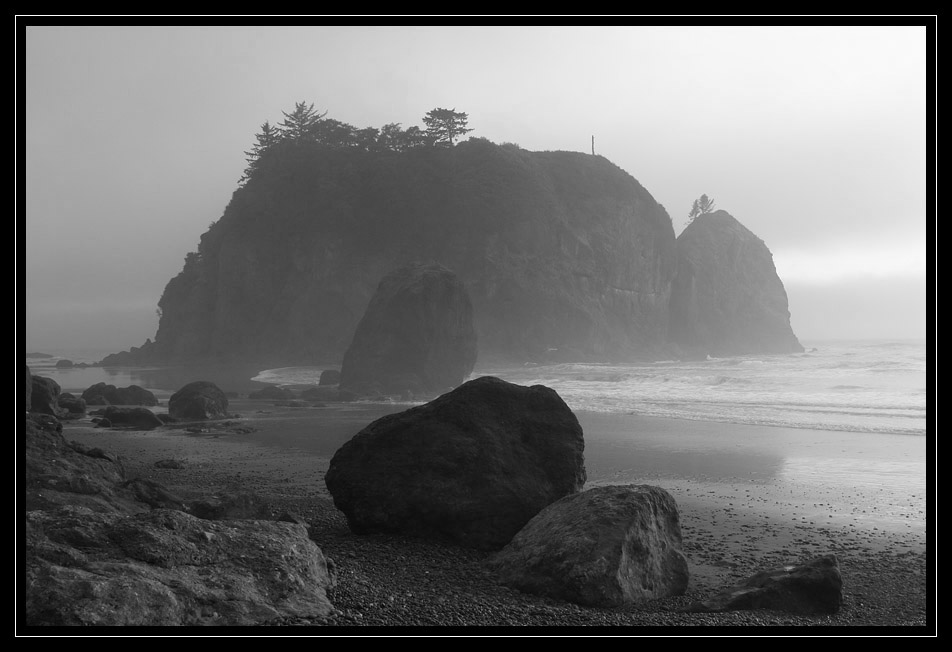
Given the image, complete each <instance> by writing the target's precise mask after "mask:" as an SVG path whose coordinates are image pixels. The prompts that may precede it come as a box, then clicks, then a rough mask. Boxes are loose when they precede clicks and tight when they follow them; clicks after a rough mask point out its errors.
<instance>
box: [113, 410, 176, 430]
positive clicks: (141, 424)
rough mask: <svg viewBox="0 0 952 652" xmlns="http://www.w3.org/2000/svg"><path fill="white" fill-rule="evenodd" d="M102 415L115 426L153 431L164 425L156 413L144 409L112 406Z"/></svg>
mask: <svg viewBox="0 0 952 652" xmlns="http://www.w3.org/2000/svg"><path fill="white" fill-rule="evenodd" d="M102 415H103V416H104V417H105V418H106V419H109V422H110V423H111V424H112V425H114V426H123V427H129V428H136V429H139V430H151V429H152V428H158V427H159V426H161V425H163V423H162V420H161V419H159V417H158V416H156V414H155V412H153V411H152V410H150V409H149V408H144V407H116V406H115V405H110V406H109V407H107V408H106V409H105V411H103V413H102Z"/></svg>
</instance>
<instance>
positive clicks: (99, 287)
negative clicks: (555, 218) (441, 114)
mask: <svg viewBox="0 0 952 652" xmlns="http://www.w3.org/2000/svg"><path fill="white" fill-rule="evenodd" d="M32 22H36V21H31V19H27V23H28V24H27V26H26V27H25V28H23V29H20V30H19V31H18V41H19V42H18V44H17V45H18V58H17V75H18V79H17V81H18V85H17V94H18V98H17V100H18V102H17V110H18V126H19V127H20V128H21V130H22V133H24V136H25V138H24V142H25V148H23V149H22V150H21V151H20V152H19V154H20V161H21V165H20V167H19V174H20V175H21V177H20V180H22V181H23V184H22V185H21V186H20V187H21V188H22V189H23V191H24V192H23V193H22V194H20V195H19V196H18V203H19V208H20V210H21V215H22V216H23V219H21V221H20V222H19V223H18V227H17V228H18V232H17V234H16V236H17V242H18V245H17V251H16V254H17V274H18V279H17V287H18V291H19V292H20V293H21V296H20V299H21V300H20V301H18V306H19V307H18V310H20V311H22V314H21V315H18V316H22V318H21V319H18V327H19V328H23V329H24V336H25V338H24V339H25V345H26V347H27V349H28V350H41V351H48V352H51V353H57V352H59V351H69V350H76V349H99V350H107V351H119V350H123V349H128V348H129V347H130V346H138V345H140V344H142V342H143V341H145V339H146V338H147V337H154V335H155V329H156V327H157V324H158V319H157V316H156V314H155V310H156V305H157V302H158V299H159V297H160V296H161V294H162V290H163V288H164V286H165V284H166V283H167V282H168V281H169V279H171V278H172V277H173V276H175V275H176V274H177V273H178V272H179V271H180V270H181V267H182V262H183V259H184V257H185V255H186V254H187V253H188V252H190V251H194V250H195V249H196V247H197V244H198V239H199V236H200V235H201V234H202V233H203V232H204V231H205V230H206V229H207V227H208V225H209V224H210V223H211V222H214V221H215V220H217V219H218V218H219V217H220V216H221V214H222V212H223V210H224V208H225V206H226V205H227V203H228V201H229V199H230V197H231V194H232V193H233V192H234V190H235V189H236V188H237V182H238V180H239V178H240V177H241V175H242V172H243V170H244V169H245V166H246V160H245V154H244V152H245V151H247V150H249V149H250V148H251V145H252V144H253V142H254V137H255V134H256V132H257V131H258V130H259V127H260V125H261V124H262V123H263V122H265V121H266V120H267V121H270V122H272V123H277V122H280V121H281V119H282V111H290V110H292V109H293V107H294V104H295V102H298V101H305V102H308V103H311V102H313V103H314V105H315V108H316V109H318V110H320V111H327V116H328V117H331V118H334V119H337V120H341V121H343V122H346V123H349V124H352V125H355V126H357V127H369V126H373V127H380V126H382V125H384V124H386V123H390V122H398V123H401V124H402V125H403V127H404V128H406V127H409V126H413V125H417V126H422V117H423V116H424V114H425V113H426V112H427V111H429V110H431V109H433V108H435V107H446V108H454V109H456V110H458V111H464V112H466V113H467V114H468V116H469V126H470V127H471V128H472V129H473V131H472V132H471V133H470V134H469V135H471V136H480V137H485V138H488V139H489V140H491V141H493V142H497V143H503V142H514V143H518V144H519V145H520V146H521V147H523V148H525V149H529V150H572V151H582V152H587V151H590V150H591V147H592V137H593V136H594V139H595V141H594V147H595V150H596V152H597V153H598V154H601V155H603V156H605V157H606V158H608V159H609V160H611V161H612V162H613V163H615V164H617V165H618V166H619V167H621V168H622V169H624V170H625V171H627V172H628V173H629V174H631V175H632V176H633V177H634V178H635V179H637V180H638V181H639V182H640V183H641V184H642V185H643V186H644V187H645V188H646V189H647V190H648V191H649V192H650V193H651V194H652V195H653V196H654V197H655V199H656V200H657V201H658V202H660V203H661V204H662V205H663V206H664V207H665V208H666V209H667V211H668V213H669V214H670V215H671V217H672V220H673V222H674V227H675V231H676V232H680V231H681V230H682V229H683V227H684V225H685V222H686V218H687V214H688V211H689V209H690V207H691V203H692V201H693V200H694V199H696V198H697V197H698V196H699V195H701V194H702V193H705V194H707V195H709V196H710V197H712V198H713V199H714V200H715V202H716V207H717V208H721V209H724V210H726V211H728V212H729V213H731V214H732V215H733V216H734V217H736V218H737V219H738V220H739V221H740V222H741V223H742V224H744V225H745V226H746V227H747V228H749V229H750V230H751V231H753V232H754V233H755V234H756V235H757V236H758V237H760V238H761V239H762V240H763V241H764V242H765V243H766V245H767V246H768V247H769V248H770V250H771V251H772V252H773V255H774V261H775V264H776V266H777V269H778V272H779V273H780V276H781V279H782V280H783V281H784V283H785V286H786V289H787V294H788V298H789V302H790V310H791V322H792V325H793V328H794V332H795V333H796V334H797V336H798V337H799V338H800V339H801V341H804V342H809V341H810V340H822V339H830V338H848V339H852V338H923V337H925V335H926V328H927V326H926V323H927V308H926V306H927V305H930V304H934V302H935V296H934V294H933V295H931V296H930V295H929V294H928V293H927V278H929V277H928V276H927V274H930V271H929V269H928V266H927V265H926V261H927V260H928V259H929V257H930V250H929V248H928V243H927V233H928V232H929V231H930V230H931V228H932V224H933V220H934V215H933V214H932V213H930V208H929V205H928V202H927V197H928V192H927V184H928V181H929V180H930V176H929V175H930V174H933V170H931V168H930V166H929V165H928V164H927V163H928V156H929V145H930V143H934V139H935V134H934V131H932V129H933V128H934V121H933V120H930V115H929V110H930V109H934V103H935V98H934V95H931V97H930V91H931V92H932V93H934V83H935V79H934V77H933V76H930V75H929V74H928V66H929V64H930V62H932V63H933V64H934V52H932V54H930V51H929V47H928V46H929V40H930V38H934V33H933V34H931V35H929V34H927V30H926V28H925V27H924V26H915V25H906V26H899V25H893V26H888V25H879V26H872V25H857V26H842V27H809V26H797V27H794V26H761V27H727V26H724V27H692V26H681V27H636V26H614V27H572V26H564V27H543V26H540V27H407V26H393V27H371V26H364V27H331V26H298V27H273V26H272V27H255V26H243V27H238V26H220V27H215V26H208V27H175V26H170V27H148V26H144V27H93V26H43V25H39V24H32ZM933 45H934V42H933ZM933 117H934V116H933ZM927 302H928V303H927Z"/></svg>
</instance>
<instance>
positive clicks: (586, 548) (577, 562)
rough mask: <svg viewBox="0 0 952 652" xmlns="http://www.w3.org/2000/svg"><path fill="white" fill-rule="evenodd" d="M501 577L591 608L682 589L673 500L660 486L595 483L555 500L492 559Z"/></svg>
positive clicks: (684, 573)
mask: <svg viewBox="0 0 952 652" xmlns="http://www.w3.org/2000/svg"><path fill="white" fill-rule="evenodd" d="M489 566H490V568H491V569H492V570H493V571H494V572H495V574H496V576H497V578H498V580H499V581H500V583H502V584H505V585H507V586H510V587H512V588H515V589H518V590H520V591H523V592H525V593H533V594H537V595H542V596H546V597H550V598H554V599H556V600H564V601H567V602H574V603H576V604H581V605H585V606H593V607H617V606H622V605H624V604H628V603H634V602H643V601H646V600H652V599H656V598H662V597H669V596H676V595H682V594H683V593H684V592H685V590H686V589H687V586H688V563H687V559H686V558H685V556H684V554H683V553H682V552H681V525H680V517H679V514H678V506H677V504H676V503H675V501H674V498H672V497H671V495H670V494H669V493H668V492H667V491H665V490H664V489H662V488H661V487H652V486H649V485H621V486H615V485H613V486H603V487H595V488H593V489H589V490H587V491H584V492H581V493H576V494H572V495H569V496H566V497H565V498H562V499H561V500H558V501H556V502H554V503H552V504H551V505H549V506H548V507H546V508H545V509H543V510H542V511H541V512H539V513H538V514H537V515H536V516H535V517H534V518H533V519H532V520H531V521H529V522H528V523H527V524H526V526H525V527H524V528H522V530H520V531H519V532H518V533H517V534H516V536H515V537H513V539H512V541H511V542H509V544H508V545H507V546H506V547H505V548H503V549H502V550H501V551H500V552H499V553H498V554H497V555H496V556H495V557H493V558H492V559H491V560H490V561H489Z"/></svg>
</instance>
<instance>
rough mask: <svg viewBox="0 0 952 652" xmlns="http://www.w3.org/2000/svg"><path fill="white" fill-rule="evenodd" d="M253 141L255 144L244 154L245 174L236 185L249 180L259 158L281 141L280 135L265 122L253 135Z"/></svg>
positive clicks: (256, 167)
mask: <svg viewBox="0 0 952 652" xmlns="http://www.w3.org/2000/svg"><path fill="white" fill-rule="evenodd" d="M255 139H256V142H255V144H254V145H253V146H252V147H251V151H250V152H245V156H247V157H248V159H247V160H248V167H247V168H245V172H244V174H243V175H242V176H241V179H239V180H238V183H244V182H245V181H247V180H248V179H250V178H251V175H252V174H254V172H255V170H257V169H258V165H259V163H260V161H261V156H262V155H263V154H264V153H265V152H266V151H268V149H270V148H271V147H273V146H274V145H275V144H276V143H277V142H278V141H280V140H281V134H280V133H279V132H278V130H277V129H276V128H275V127H272V126H271V123H270V122H268V121H267V120H266V121H265V123H264V124H263V125H261V132H260V133H257V134H255Z"/></svg>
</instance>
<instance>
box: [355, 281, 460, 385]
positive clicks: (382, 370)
mask: <svg viewBox="0 0 952 652" xmlns="http://www.w3.org/2000/svg"><path fill="white" fill-rule="evenodd" d="M475 364H476V331H475V329H474V328H473V307H472V304H471V303H470V300H469V293H468V292H467V291H466V288H465V287H464V286H463V284H462V282H460V280H459V278H457V276H456V274H454V273H453V272H451V271H450V270H448V269H446V268H445V267H443V266H441V265H435V264H429V265H427V264H411V265H406V266H404V267H401V268H399V269H396V270H394V271H393V272H391V273H390V274H388V275H387V276H385V277H384V278H383V279H382V280H381V281H380V285H379V286H378V287H377V291H376V293H374V296H373V298H372V299H371V300H370V305H368V306H367V311H366V312H365V313H364V316H363V318H362V319H361V320H360V323H359V324H357V330H356V332H355V333H354V340H353V342H351V345H350V347H349V348H348V349H347V352H346V353H345V354H344V362H343V364H342V366H341V371H340V388H341V389H342V390H345V391H352V392H355V393H359V394H380V393H383V394H405V395H409V396H420V395H429V396H432V395H434V394H439V393H442V392H445V391H448V390H450V389H453V388H454V387H456V386H458V385H459V384H460V383H462V382H463V381H464V380H465V379H466V378H467V377H468V376H469V374H470V372H472V370H473V366H474V365H475Z"/></svg>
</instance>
